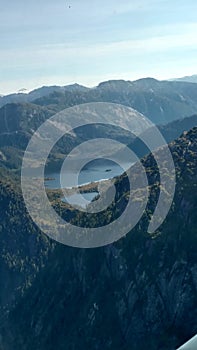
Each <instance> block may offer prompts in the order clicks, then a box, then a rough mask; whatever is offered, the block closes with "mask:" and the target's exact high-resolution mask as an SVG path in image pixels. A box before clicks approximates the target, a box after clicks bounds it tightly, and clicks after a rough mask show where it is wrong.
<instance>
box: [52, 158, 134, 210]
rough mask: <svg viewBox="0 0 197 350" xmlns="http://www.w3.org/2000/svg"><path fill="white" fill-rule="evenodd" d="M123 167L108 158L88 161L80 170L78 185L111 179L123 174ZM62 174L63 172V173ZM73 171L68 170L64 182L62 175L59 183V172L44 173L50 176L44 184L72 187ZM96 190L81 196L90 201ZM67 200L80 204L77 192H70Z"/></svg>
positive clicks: (64, 199) (57, 187)
mask: <svg viewBox="0 0 197 350" xmlns="http://www.w3.org/2000/svg"><path fill="white" fill-rule="evenodd" d="M130 166H131V164H130V163H124V167H125V168H126V169H128V168H129V167H130ZM123 172H124V169H123V168H122V167H120V166H119V165H118V164H116V163H114V162H112V161H110V160H109V161H108V160H99V159H98V160H94V161H92V162H90V163H88V164H87V165H86V166H85V167H84V168H83V169H82V170H81V172H80V174H79V177H78V185H85V184H88V183H91V182H97V181H102V180H107V179H112V178H113V177H115V176H119V175H121V174H123ZM63 174H64V173H63ZM73 174H74V173H73V172H72V171H68V172H67V176H66V181H65V182H64V176H63V181H62V184H61V185H60V173H59V172H53V173H50V174H45V175H46V177H48V178H50V179H51V180H47V181H45V186H46V188H48V189H60V188H70V187H73V186H74V185H75V184H74V182H73ZM97 195H98V193H97V192H91V193H84V194H83V196H84V198H85V199H86V200H88V201H92V200H93V199H94V198H95V196H97ZM62 200H63V201H64V202H67V198H63V199H62ZM69 202H70V203H71V204H77V205H79V206H82V205H81V204H80V195H79V194H77V193H76V194H72V195H71V196H69Z"/></svg>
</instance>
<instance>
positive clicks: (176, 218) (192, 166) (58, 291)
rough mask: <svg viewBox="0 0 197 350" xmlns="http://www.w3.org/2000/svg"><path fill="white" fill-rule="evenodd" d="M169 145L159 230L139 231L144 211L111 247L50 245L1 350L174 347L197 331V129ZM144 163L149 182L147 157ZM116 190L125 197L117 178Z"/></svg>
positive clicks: (5, 328)
mask: <svg viewBox="0 0 197 350" xmlns="http://www.w3.org/2000/svg"><path fill="white" fill-rule="evenodd" d="M170 147H171V150H172V154H173V158H174V161H175V165H176V171H177V189H176V196H175V199H174V204H173V206H172V208H171V211H170V213H169V214H168V217H167V218H166V221H165V223H164V224H163V225H162V226H161V227H160V229H159V230H158V232H157V233H156V234H155V235H154V236H150V235H148V234H147V233H146V230H147V221H148V212H149V209H150V208H149V207H148V208H147V212H146V213H145V215H144V217H143V218H142V220H141V221H140V223H139V224H138V225H137V227H136V228H135V229H134V230H133V231H132V232H130V233H129V234H128V235H127V236H126V237H125V238H123V239H121V240H120V241H119V242H117V243H115V244H112V245H109V246H107V247H105V248H99V249H93V250H80V249H73V248H68V247H65V246H61V245H59V244H56V246H55V248H54V251H51V254H50V257H49V258H48V259H47V262H46V264H45V266H44V267H43V268H42V269H40V270H39V272H38V273H37V274H36V276H35V278H34V279H33V280H32V282H31V284H30V286H29V288H26V289H25V290H24V292H23V293H21V294H20V295H18V297H17V302H16V303H15V304H14V306H13V307H12V308H11V309H10V310H8V313H7V314H6V316H5V317H4V320H3V322H2V323H1V327H0V348H1V349H3V350H13V348H14V349H15V350H19V349H20V350H27V349H28V350H35V349H39V350H46V349H47V350H52V349H58V350H63V349H64V350H65V349H66V350H71V349H72V350H73V349H74V350H83V349H84V350H85V349H91V350H97V349H99V350H100V349H104V350H107V349H113V350H120V349H123V350H131V349H132V350H135V349H136V350H137V349H138V350H144V349H148V348H149V349H151V350H175V349H176V348H177V347H178V346H180V345H181V344H182V343H184V342H185V341H186V340H187V339H189V338H191V337H192V336H193V335H194V334H195V333H196V332H197V254H196V244H197V228H196V209H197V191H196V190H197V187H196V180H197V128H195V129H192V130H191V131H190V132H188V133H184V134H183V136H182V137H181V138H179V139H178V140H177V141H175V142H173V143H172V144H171V146H170ZM144 162H145V164H147V165H148V168H149V169H151V167H152V171H151V172H150V175H149V176H150V177H151V178H154V176H153V175H154V174H153V173H154V163H152V158H151V157H150V156H149V157H147V159H145V160H144ZM117 185H118V186H119V188H122V189H123V194H122V196H123V197H124V196H125V195H126V190H127V189H126V182H125V177H124V176H123V177H121V178H120V179H118V180H117ZM149 206H150V207H151V206H152V203H150V204H149ZM18 212H20V209H19V208H18V206H17V207H16V213H18ZM109 214H110V213H109ZM9 225H10V226H9ZM11 229H12V223H11V222H10V224H8V226H7V230H8V232H9V231H10V230H11ZM20 229H21V228H20ZM4 234H6V233H4ZM27 254H29V252H27ZM6 279H7V280H8V277H6Z"/></svg>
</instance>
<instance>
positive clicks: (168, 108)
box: [0, 78, 197, 124]
mask: <svg viewBox="0 0 197 350" xmlns="http://www.w3.org/2000/svg"><path fill="white" fill-rule="evenodd" d="M196 96H197V85H196V84H194V83H187V82H177V81H158V80H155V79H152V78H145V79H140V80H136V81H133V82H131V81H124V80H112V81H106V82H103V83H100V84H99V85H98V86H97V87H95V88H92V89H89V88H86V87H83V86H81V85H77V84H74V85H71V86H67V87H43V88H40V89H37V90H34V91H32V92H30V93H29V94H16V95H9V96H4V97H1V98H0V106H3V105H5V104H7V103H10V102H20V103H22V102H23V103H24V102H31V103H34V104H36V105H40V106H44V107H45V108H48V109H50V110H51V111H53V112H54V113H55V112H57V111H60V110H63V109H64V108H67V107H71V106H74V105H77V104H82V103H87V102H113V103H120V104H123V105H126V106H129V107H132V108H134V109H136V110H137V111H139V112H140V113H142V114H144V115H145V116H147V117H148V118H150V119H151V120H152V121H153V122H154V123H156V124H165V123H169V122H171V121H173V120H176V119H179V118H184V117H187V116H190V115H192V114H195V113H196V112H197V101H196Z"/></svg>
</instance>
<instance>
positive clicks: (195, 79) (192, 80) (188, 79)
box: [171, 74, 197, 83]
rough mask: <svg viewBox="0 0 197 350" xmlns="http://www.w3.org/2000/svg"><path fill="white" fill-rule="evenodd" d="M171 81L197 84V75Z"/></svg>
mask: <svg viewBox="0 0 197 350" xmlns="http://www.w3.org/2000/svg"><path fill="white" fill-rule="evenodd" d="M171 80H173V81H185V82H188V83H197V74H194V75H190V76H186V77H182V78H175V79H171Z"/></svg>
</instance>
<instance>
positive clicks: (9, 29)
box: [0, 0, 197, 93]
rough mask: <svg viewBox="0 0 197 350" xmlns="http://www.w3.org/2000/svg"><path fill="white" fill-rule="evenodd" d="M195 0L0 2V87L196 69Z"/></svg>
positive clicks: (131, 77) (1, 90)
mask: <svg viewBox="0 0 197 350" xmlns="http://www.w3.org/2000/svg"><path fill="white" fill-rule="evenodd" d="M196 14H197V1H196V0H187V1H185V0H171V1H169V0H136V1H128V0H127V1H125V0H119V1H117V0H99V1H97V0H70V1H66V0H65V1H64V0H56V1H55V0H54V1H52V0H34V1H31V0H0V38H1V39H0V93H8V92H13V91H18V90H19V89H21V88H27V89H33V88H35V87H38V86H41V85H53V84H56V85H66V84H69V83H73V82H78V83H81V84H84V85H88V86H93V85H96V84H97V83H98V82H100V81H103V80H108V79H126V80H134V79H137V78H140V77H147V76H152V77H156V78H159V79H165V78H170V77H178V76H184V75H191V74H195V73H197V67H196V64H197V20H196V19H197V15H196Z"/></svg>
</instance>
